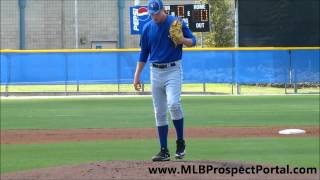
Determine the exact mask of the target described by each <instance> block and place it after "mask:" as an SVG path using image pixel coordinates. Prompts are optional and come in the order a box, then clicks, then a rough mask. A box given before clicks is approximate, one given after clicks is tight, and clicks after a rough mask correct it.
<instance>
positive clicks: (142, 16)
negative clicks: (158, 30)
mask: <svg viewBox="0 0 320 180" xmlns="http://www.w3.org/2000/svg"><path fill="white" fill-rule="evenodd" d="M138 18H139V21H147V20H149V18H150V15H149V13H148V8H147V7H140V8H139V9H138Z"/></svg>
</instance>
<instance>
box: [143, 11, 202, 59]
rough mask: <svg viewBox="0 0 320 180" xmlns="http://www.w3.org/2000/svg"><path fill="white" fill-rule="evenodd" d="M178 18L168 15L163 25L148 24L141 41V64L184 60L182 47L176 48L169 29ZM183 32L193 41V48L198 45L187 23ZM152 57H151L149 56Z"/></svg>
mask: <svg viewBox="0 0 320 180" xmlns="http://www.w3.org/2000/svg"><path fill="white" fill-rule="evenodd" d="M175 19H176V17H174V16H171V15H168V16H167V18H166V20H165V21H164V22H162V23H158V24H157V23H155V22H154V21H152V20H151V21H150V22H148V23H147V24H146V25H145V26H144V27H143V31H142V35H141V39H140V46H141V52H140V59H139V61H140V62H147V60H148V57H149V62H152V63H158V64H161V63H170V62H173V61H177V60H180V59H181V58H182V46H183V45H178V46H177V47H175V45H174V44H173V42H172V40H171V39H170V35H169V29H170V25H171V24H172V22H173V21H174V20H175ZM182 32H183V35H184V37H186V38H191V39H192V46H195V44H196V38H195V37H194V35H193V34H192V32H191V31H190V29H189V28H188V27H187V25H186V23H185V22H183V24H182ZM149 55H150V56H149Z"/></svg>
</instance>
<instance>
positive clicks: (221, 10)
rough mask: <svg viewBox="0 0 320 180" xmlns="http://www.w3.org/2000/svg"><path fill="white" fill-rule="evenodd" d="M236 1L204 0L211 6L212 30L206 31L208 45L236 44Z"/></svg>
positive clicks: (229, 45)
mask: <svg viewBox="0 0 320 180" xmlns="http://www.w3.org/2000/svg"><path fill="white" fill-rule="evenodd" d="M234 1H235V0H202V1H201V2H203V3H208V4H209V6H210V28H211V32H206V33H204V45H205V46H206V47H233V46H234Z"/></svg>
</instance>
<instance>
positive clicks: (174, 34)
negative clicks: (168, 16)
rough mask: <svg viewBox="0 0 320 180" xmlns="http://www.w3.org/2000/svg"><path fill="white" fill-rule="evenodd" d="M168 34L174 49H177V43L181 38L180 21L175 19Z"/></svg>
mask: <svg viewBox="0 0 320 180" xmlns="http://www.w3.org/2000/svg"><path fill="white" fill-rule="evenodd" d="M169 34H170V38H171V40H172V42H173V43H174V45H175V47H177V46H178V42H179V41H180V40H181V39H182V38H183V32H182V22H181V20H180V19H176V20H175V21H173V23H172V24H171V26H170V29H169Z"/></svg>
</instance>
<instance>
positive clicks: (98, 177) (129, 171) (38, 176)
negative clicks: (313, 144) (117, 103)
mask: <svg viewBox="0 0 320 180" xmlns="http://www.w3.org/2000/svg"><path fill="white" fill-rule="evenodd" d="M182 166H183V167H184V169H188V168H189V167H190V170H191V171H187V172H191V173H187V174H185V173H181V172H182V171H181V169H182ZM200 166H204V167H206V168H207V167H210V168H209V169H211V168H212V169H214V168H217V169H219V168H220V170H216V173H214V170H211V171H208V172H209V173H204V174H202V173H201V174H200V171H199V170H200ZM252 166H254V167H256V165H253V164H251V165H250V164H244V163H240V162H232V161H228V162H225V161H171V162H161V163H153V162H151V161H106V162H95V163H87V164H81V165H73V166H60V167H52V168H42V169H35V170H29V171H22V172H14V173H5V174H2V175H1V179H3V180H17V179H19V180H31V179H32V180H49V179H50V180H105V179H122V180H129V179H130V180H133V179H136V180H145V179H148V180H155V179H180V180H194V179H213V180H214V179H216V180H217V179H219V180H226V179H229V180H233V179H237V180H238V179H240V180H253V179H255V180H258V179H259V180H260V179H263V180H267V179H268V180H271V179H279V180H280V179H281V180H298V179H299V180H306V179H307V180H318V177H319V174H309V175H308V174H307V175H301V174H298V175H297V174H287V175H286V174H275V173H274V174H263V173H262V172H261V171H260V172H259V173H256V174H252V173H250V174H235V175H234V176H231V175H230V174H219V172H221V173H222V172H223V171H224V172H226V171H225V169H222V168H238V169H239V167H243V168H251V167H252ZM263 167H271V166H263ZM149 168H176V172H178V171H179V172H180V173H179V174H177V173H176V174H168V173H166V174H161V175H159V174H150V172H149ZM183 172H185V171H183ZM318 173H319V172H318Z"/></svg>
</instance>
